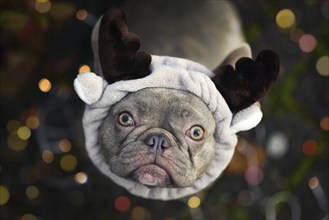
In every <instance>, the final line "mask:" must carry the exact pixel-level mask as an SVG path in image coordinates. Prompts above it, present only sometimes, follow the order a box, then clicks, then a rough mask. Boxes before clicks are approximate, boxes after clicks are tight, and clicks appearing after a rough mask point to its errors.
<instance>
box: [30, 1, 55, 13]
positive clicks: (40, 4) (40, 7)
mask: <svg viewBox="0 0 329 220" xmlns="http://www.w3.org/2000/svg"><path fill="white" fill-rule="evenodd" d="M50 8H51V2H50V1H49V0H36V1H35V2H34V9H35V10H36V11H37V12H39V13H47V12H48V11H49V10H50Z"/></svg>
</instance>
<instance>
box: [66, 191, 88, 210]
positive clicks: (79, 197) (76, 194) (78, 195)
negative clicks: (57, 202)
mask: <svg viewBox="0 0 329 220" xmlns="http://www.w3.org/2000/svg"><path fill="white" fill-rule="evenodd" d="M69 200H70V202H71V203H72V204H73V205H75V206H79V205H81V204H82V203H83V202H84V200H85V196H84V194H83V193H82V192H80V191H79V190H76V191H73V192H71V193H70V195H69Z"/></svg>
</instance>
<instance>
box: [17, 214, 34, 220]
mask: <svg viewBox="0 0 329 220" xmlns="http://www.w3.org/2000/svg"><path fill="white" fill-rule="evenodd" d="M19 220H38V217H37V216H35V215H33V214H31V213H26V214H24V215H23V216H22V217H21V218H20V219H19Z"/></svg>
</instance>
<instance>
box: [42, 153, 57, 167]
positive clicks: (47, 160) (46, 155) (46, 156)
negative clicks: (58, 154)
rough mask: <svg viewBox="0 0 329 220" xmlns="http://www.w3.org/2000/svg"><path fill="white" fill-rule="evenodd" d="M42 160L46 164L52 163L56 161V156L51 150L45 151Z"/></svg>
mask: <svg viewBox="0 0 329 220" xmlns="http://www.w3.org/2000/svg"><path fill="white" fill-rule="evenodd" d="M42 160H43V161H44V162H45V163H48V164H50V163H52V162H53V161H54V154H53V153H52V152H50V151H49V150H45V151H44V152H42Z"/></svg>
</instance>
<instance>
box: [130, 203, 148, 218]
mask: <svg viewBox="0 0 329 220" xmlns="http://www.w3.org/2000/svg"><path fill="white" fill-rule="evenodd" d="M131 215H132V218H133V219H134V220H141V219H145V216H146V212H145V209H144V208H143V207H140V206H137V207H135V208H134V209H133V210H132V212H131Z"/></svg>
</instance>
